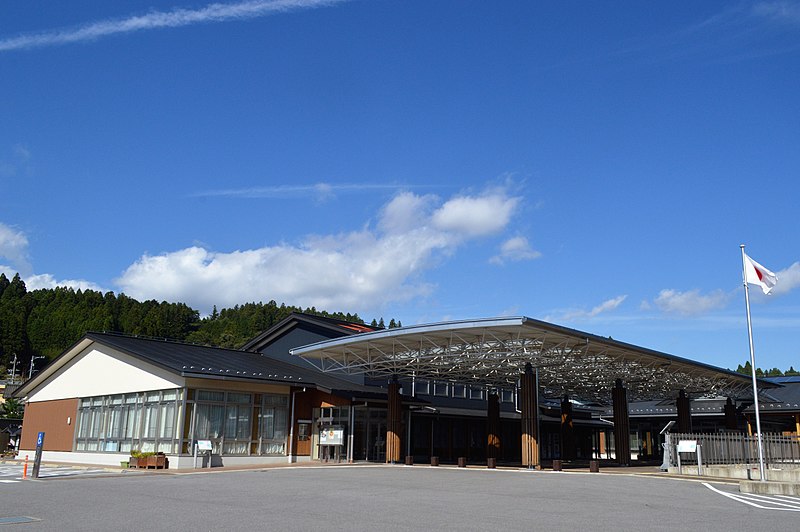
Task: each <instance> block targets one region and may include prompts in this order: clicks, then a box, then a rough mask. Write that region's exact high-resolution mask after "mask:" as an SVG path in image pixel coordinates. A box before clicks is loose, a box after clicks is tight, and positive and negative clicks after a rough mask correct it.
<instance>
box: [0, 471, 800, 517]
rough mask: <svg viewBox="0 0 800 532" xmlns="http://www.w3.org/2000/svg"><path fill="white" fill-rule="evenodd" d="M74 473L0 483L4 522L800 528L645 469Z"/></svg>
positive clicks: (769, 507)
mask: <svg viewBox="0 0 800 532" xmlns="http://www.w3.org/2000/svg"><path fill="white" fill-rule="evenodd" d="M55 471H56V470H53V471H52V472H55ZM82 471H84V473H83V474H76V475H62V476H60V477H56V476H50V477H44V478H42V479H40V480H35V481H24V482H14V483H0V526H2V529H8V530H14V529H19V530H23V529H24V530H62V531H63V530H109V529H114V530H142V529H145V530H146V529H150V530H165V529H171V530H178V529H180V530H244V529H255V528H261V529H268V530H310V529H314V528H322V529H325V530H420V529H444V530H488V529H500V530H523V529H525V530H531V529H533V530H589V529H597V530H603V529H608V530H610V529H615V530H676V529H679V530H692V529H698V530H703V531H704V532H707V531H714V530H726V531H730V530H757V529H764V527H766V526H769V527H770V528H774V529H776V530H779V529H784V530H791V529H796V528H797V526H798V523H800V498H796V497H764V496H744V495H742V494H740V493H739V492H738V486H737V485H735V484H725V483H713V484H711V483H703V482H697V481H686V480H677V479H672V478H663V477H657V476H647V475H628V474H619V473H616V474H604V473H599V474H598V473H594V474H590V473H576V472H562V473H554V472H549V471H540V472H527V471H521V470H487V469H478V468H475V469H473V468H470V469H456V468H444V467H442V468H431V467H427V466H414V467H403V466H393V467H391V466H352V467H350V466H331V467H284V468H273V469H251V470H242V471H230V470H228V471H213V470H212V471H211V472H208V471H202V472H192V473H185V472H184V473H180V474H169V473H166V474H165V473H157V474H148V473H140V474H128V473H127V472H126V473H121V472H116V473H114V472H113V471H94V472H92V471H91V470H90V469H84V470H82ZM92 473H95V474H92ZM11 480H14V479H11ZM15 520H16V521H15ZM21 521H27V522H25V523H21ZM4 522H12V523H13V522H17V523H20V524H3V523H4ZM23 527H24V528H23ZM2 529H0V530H2Z"/></svg>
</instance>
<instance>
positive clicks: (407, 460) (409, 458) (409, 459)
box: [406, 455, 414, 465]
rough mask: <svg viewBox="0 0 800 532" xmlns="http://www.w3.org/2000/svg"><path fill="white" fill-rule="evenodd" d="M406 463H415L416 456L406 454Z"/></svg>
mask: <svg viewBox="0 0 800 532" xmlns="http://www.w3.org/2000/svg"><path fill="white" fill-rule="evenodd" d="M406 465H414V457H413V456H412V455H407V456H406Z"/></svg>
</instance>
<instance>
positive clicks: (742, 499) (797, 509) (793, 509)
mask: <svg viewBox="0 0 800 532" xmlns="http://www.w3.org/2000/svg"><path fill="white" fill-rule="evenodd" d="M703 486H705V487H707V488H708V489H710V490H711V491H714V492H716V493H719V494H720V495H722V496H724V497H728V498H729V499H733V500H734V501H737V502H741V503H744V504H747V505H749V506H755V507H756V508H761V509H762V510H782V511H786V512H800V507H798V506H792V507H791V508H782V506H788V505H786V504H783V503H780V502H778V501H776V500H773V499H769V503H770V504H775V505H778V506H781V508H775V507H772V506H762V505H760V504H757V503H756V502H754V501H752V500H749V498H748V497H747V495H755V494H747V495H736V494H733V493H726V492H724V491H721V490H718V489H717V488H715V487H713V486H712V485H711V484H708V483H707V482H703ZM762 497H763V496H762ZM756 500H759V501H760V502H764V503H766V502H767V501H763V500H761V499H756Z"/></svg>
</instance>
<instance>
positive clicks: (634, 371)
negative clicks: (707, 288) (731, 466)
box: [291, 317, 775, 403]
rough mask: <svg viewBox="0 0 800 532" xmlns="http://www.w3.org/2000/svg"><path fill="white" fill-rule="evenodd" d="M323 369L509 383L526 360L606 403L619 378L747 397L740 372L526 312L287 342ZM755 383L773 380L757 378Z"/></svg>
mask: <svg viewBox="0 0 800 532" xmlns="http://www.w3.org/2000/svg"><path fill="white" fill-rule="evenodd" d="M291 354H292V355H296V356H299V357H301V358H303V359H305V360H307V361H308V362H310V363H311V364H313V365H314V366H316V367H317V368H318V369H320V370H321V371H323V372H345V373H350V374H364V375H366V376H368V377H372V378H384V377H391V376H395V375H396V376H397V377H398V378H401V379H411V378H416V379H429V380H436V381H444V382H453V383H460V384H466V385H473V386H486V387H490V388H513V387H515V386H516V385H517V382H518V380H519V378H520V375H521V373H522V371H523V370H524V367H525V365H526V364H527V363H530V364H531V366H533V367H534V368H536V369H537V370H538V374H539V386H540V392H541V393H542V394H544V395H545V396H547V397H557V396H562V395H564V394H569V396H570V397H572V398H575V399H577V400H581V401H587V402H590V401H592V402H599V403H607V402H608V401H609V398H610V396H611V388H612V387H613V386H614V384H615V381H616V380H617V379H622V381H623V382H624V383H625V386H626V388H627V389H628V399H629V400H653V399H668V398H675V397H676V396H677V394H678V393H679V391H680V390H685V391H686V393H687V394H689V395H690V396H691V397H712V396H725V397H732V398H745V397H752V380H751V378H750V377H747V376H746V375H741V374H739V373H735V372H733V371H729V370H725V369H721V368H717V367H714V366H710V365H707V364H703V363H700V362H695V361H692V360H688V359H685V358H680V357H676V356H673V355H669V354H666V353H661V352H658V351H653V350H651V349H647V348H644V347H639V346H635V345H632V344H626V343H624V342H619V341H616V340H613V339H611V338H604V337H602V336H596V335H593V334H589V333H585V332H581V331H577V330H574V329H569V328H566V327H561V326H559V325H554V324H551V323H547V322H544V321H539V320H535V319H531V318H526V317H513V318H488V319H480V320H469V321H453V322H444V323H436V324H430V325H415V326H410V327H401V328H397V329H388V330H382V331H376V332H369V333H363V334H356V335H353V336H347V337H344V338H337V339H334V340H327V341H323V342H318V343H315V344H311V345H307V346H303V347H299V348H296V349H292V350H291ZM759 386H760V387H763V388H771V387H775V385H774V384H772V383H769V382H766V381H761V382H760V383H759Z"/></svg>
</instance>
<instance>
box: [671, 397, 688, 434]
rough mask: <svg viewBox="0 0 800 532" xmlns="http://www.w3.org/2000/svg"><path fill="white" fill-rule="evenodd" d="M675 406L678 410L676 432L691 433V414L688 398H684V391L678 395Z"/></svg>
mask: <svg viewBox="0 0 800 532" xmlns="http://www.w3.org/2000/svg"><path fill="white" fill-rule="evenodd" d="M675 405H676V406H677V408H678V432H683V433H689V432H692V413H691V409H690V407H689V398H688V397H686V392H685V391H684V390H681V391H680V393H679V394H678V400H677V401H676V402H675Z"/></svg>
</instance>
